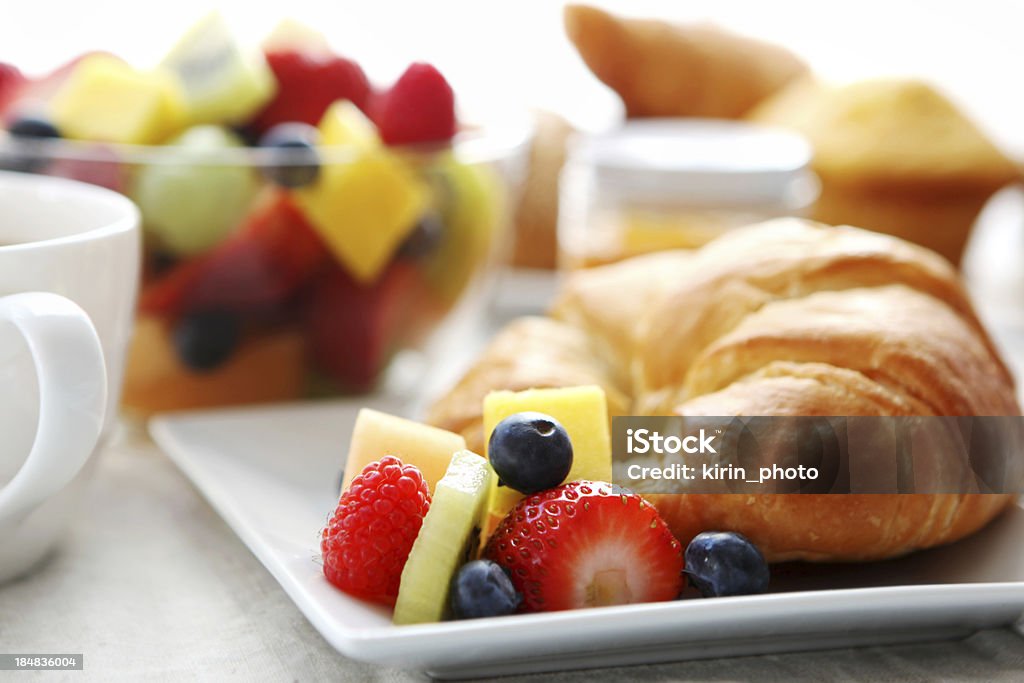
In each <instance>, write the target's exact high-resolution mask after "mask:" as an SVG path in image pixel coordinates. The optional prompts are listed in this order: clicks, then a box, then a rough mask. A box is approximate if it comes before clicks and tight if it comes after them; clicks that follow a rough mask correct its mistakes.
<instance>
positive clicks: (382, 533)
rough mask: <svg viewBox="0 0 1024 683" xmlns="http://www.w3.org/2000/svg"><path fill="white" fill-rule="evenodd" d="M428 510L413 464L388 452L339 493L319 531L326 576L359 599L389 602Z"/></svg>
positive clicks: (420, 478) (425, 491)
mask: <svg viewBox="0 0 1024 683" xmlns="http://www.w3.org/2000/svg"><path fill="white" fill-rule="evenodd" d="M429 509H430V489H429V488H428V487H427V484H426V482H425V481H423V475H422V474H420V471H419V469H417V468H416V467H415V466H414V465H403V464H402V461H401V460H399V459H398V458H396V457H394V456H392V455H388V456H385V457H383V458H381V459H380V460H378V461H377V462H372V463H370V464H369V465H367V466H366V467H365V468H363V471H362V472H361V473H360V474H359V475H358V476H357V477H356V478H355V479H353V480H352V484H351V486H349V488H348V490H346V491H345V492H344V493H342V494H341V499H340V500H339V501H338V507H337V509H335V511H334V514H333V515H332V516H331V519H330V521H329V522H328V524H327V528H325V529H324V530H323V535H322V538H321V542H320V552H321V553H322V554H323V560H324V576H326V577H327V580H328V581H330V582H331V583H332V584H334V585H335V586H337V587H338V588H340V589H341V590H343V591H345V592H346V593H348V594H349V595H353V596H355V597H357V598H362V599H364V600H369V601H371V602H377V603H380V604H382V605H388V606H393V605H394V604H395V599H396V598H397V597H398V584H399V582H400V580H401V578H402V568H403V567H404V566H405V561H406V560H407V559H408V558H409V551H410V550H412V544H413V542H414V541H415V540H416V535H417V534H418V533H419V531H420V526H422V524H423V517H424V515H426V514H427V510H429Z"/></svg>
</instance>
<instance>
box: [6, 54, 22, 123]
mask: <svg viewBox="0 0 1024 683" xmlns="http://www.w3.org/2000/svg"><path fill="white" fill-rule="evenodd" d="M24 82H25V77H24V76H23V75H22V73H21V71H20V70H19V69H18V67H16V66H14V65H13V64H8V63H7V62H0V112H2V111H3V109H4V107H5V105H6V104H7V101H8V100H9V99H11V98H13V97H14V94H15V93H16V92H17V91H18V89H19V88H20V87H21V85H22V83H24Z"/></svg>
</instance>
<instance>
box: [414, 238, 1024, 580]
mask: <svg viewBox="0 0 1024 683" xmlns="http://www.w3.org/2000/svg"><path fill="white" fill-rule="evenodd" d="M576 384H598V385H600V386H602V387H604V388H605V390H606V392H608V396H609V412H610V413H611V415H612V416H614V415H622V414H633V415H653V414H676V415H685V416H701V415H705V416H715V415H725V416H727V415H851V416H852V415H1020V406H1019V405H1018V403H1017V400H1016V397H1015V390H1014V384H1013V379H1012V377H1011V375H1010V373H1009V371H1008V370H1007V368H1006V366H1005V365H1004V364H1003V362H1002V361H1001V360H1000V358H999V355H998V353H997V352H996V350H995V348H994V347H993V345H992V342H991V341H990V339H989V337H988V335H987V334H986V332H985V330H984V328H983V327H982V325H981V323H980V322H979V320H978V318H977V316H976V315H975V313H974V311H973V309H972V307H971V304H970V301H969V300H968V297H967V294H966V292H965V290H964V287H963V285H962V284H961V282H960V281H959V279H958V277H957V275H956V273H955V271H954V270H953V268H952V266H951V265H950V264H949V263H948V262H947V261H946V260H945V259H943V258H942V257H940V256H938V255H937V254H935V253H933V252H930V251H927V250H926V249H923V248H921V247H918V246H916V245H912V244H910V243H908V242H904V241H902V240H899V239H897V238H894V237H891V236H888V235H882V234H878V233H872V232H867V231H864V230H860V229H857V228H851V227H825V226H821V225H818V224H814V223H811V222H809V221H803V220H799V219H779V220H775V221H770V222H768V223H763V224H760V225H756V226H751V227H749V228H743V229H741V230H736V231H733V232H731V233H728V234H726V235H725V236H723V237H721V238H719V239H718V240H716V241H714V242H712V243H711V244H709V245H707V246H706V247H704V248H703V249H701V250H698V251H696V252H663V253H660V254H655V255H649V256H644V257H639V258H636V259H631V260H629V261H624V262H622V263H618V264H614V265H612V266H606V267H602V268H595V269H591V270H587V271H579V272H577V273H575V274H573V275H572V276H570V277H569V278H568V280H567V282H566V285H565V287H564V290H563V292H562V293H561V295H560V296H559V298H558V300H557V302H556V303H555V305H554V307H553V309H552V311H551V313H550V317H549V318H531V319H523V320H519V321H516V322H514V323H512V324H511V325H510V326H509V327H508V328H506V329H505V330H504V331H503V332H502V333H500V334H499V336H498V337H497V339H496V340H495V341H494V343H493V344H492V345H491V346H490V347H489V348H488V349H487V350H486V351H485V352H484V354H483V355H482V357H481V358H480V359H479V360H478V362H477V363H476V364H475V365H474V366H473V367H472V368H471V369H470V370H469V372H468V373H467V374H466V376H465V377H463V379H462V380H460V381H459V382H458V383H457V384H456V386H455V387H454V388H453V389H452V390H451V391H450V392H449V393H448V394H447V395H445V396H443V397H442V398H441V399H440V400H439V401H437V402H436V403H435V404H434V405H433V406H432V408H431V409H430V411H429V415H428V420H429V421H430V422H432V423H434V424H436V425H439V426H442V427H446V428H449V429H454V430H455V431H458V432H460V433H462V434H463V435H465V436H466V439H467V442H468V443H469V444H470V448H477V449H479V448H482V446H483V438H484V435H483V434H482V433H481V427H480V422H481V404H482V402H483V398H484V396H485V395H486V394H487V393H488V392H489V391H492V390H497V389H513V390H519V389H524V388H528V387H531V386H535V387H546V386H566V385H576ZM647 497H648V498H649V499H650V500H651V502H652V503H653V504H654V505H655V506H657V508H658V510H659V511H660V512H661V514H662V516H663V517H664V518H665V520H666V522H667V523H668V524H669V526H670V527H671V528H672V530H673V532H674V533H675V534H676V535H677V537H678V538H680V539H682V540H685V539H688V538H692V537H693V536H694V535H695V534H696V533H699V532H700V531H703V530H709V529H715V530H730V531H737V532H740V533H743V534H745V535H747V536H748V537H749V538H751V539H752V540H753V541H754V542H755V543H757V544H758V545H759V547H761V549H762V550H763V552H764V553H765V555H766V556H767V558H768V559H769V560H770V561H773V562H779V561H787V560H809V561H865V560H875V559H882V558H887V557H893V556H897V555H902V554H905V553H908V552H912V551H914V550H917V549H921V548H928V547H931V546H935V545H939V544H943V543H948V542H951V541H954V540H957V539H959V538H962V537H964V536H966V535H968V534H971V533H973V532H974V531H976V530H978V529H980V528H981V527H982V526H984V525H985V524H986V523H988V522H989V521H990V520H991V519H993V518H994V517H995V516H996V515H997V514H998V513H999V512H1000V511H1001V510H1003V509H1004V508H1005V507H1006V506H1007V505H1009V504H1011V502H1012V500H1013V497H1012V496H1010V495H1001V494H941V495H939V494H936V495H932V494H913V495H909V494H903V495H868V494H849V495H816V494H801V495H745V494H686V495H679V494H674V495H665V494H651V495H648V496H647Z"/></svg>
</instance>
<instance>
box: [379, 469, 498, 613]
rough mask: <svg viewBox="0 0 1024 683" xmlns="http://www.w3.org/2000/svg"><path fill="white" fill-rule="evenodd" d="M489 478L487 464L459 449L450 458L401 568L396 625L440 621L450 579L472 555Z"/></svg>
mask: <svg viewBox="0 0 1024 683" xmlns="http://www.w3.org/2000/svg"><path fill="white" fill-rule="evenodd" d="M492 478H493V477H492V472H491V466H490V465H488V464H487V461H486V460H484V459H483V458H481V457H480V456H479V455H477V454H476V453H472V452H470V451H459V452H458V453H456V454H455V455H453V456H452V458H451V463H450V464H449V465H448V469H447V471H446V472H445V475H444V477H443V478H442V479H441V480H440V481H439V482H437V487H436V489H435V491H434V494H433V498H432V499H431V501H430V510H429V511H428V512H427V516H426V517H424V518H423V526H422V527H421V528H420V533H419V534H418V535H417V536H416V542H415V543H413V546H412V551H411V552H410V553H409V559H408V560H407V561H406V563H405V567H404V568H403V569H402V582H401V584H400V586H399V589H398V601H397V602H396V603H395V615H394V622H395V623H396V624H427V623H432V622H436V621H441V619H443V618H444V616H445V614H446V613H447V611H448V592H449V588H450V586H451V583H452V577H453V576H454V575H455V572H456V571H458V569H459V567H461V566H462V564H463V563H465V562H466V561H467V559H469V556H470V555H471V554H472V555H475V548H473V544H474V543H475V542H476V539H477V538H478V533H477V532H478V530H479V526H480V521H481V517H482V516H483V512H484V507H485V506H486V504H487V494H488V491H489V489H490V481H491V479H492Z"/></svg>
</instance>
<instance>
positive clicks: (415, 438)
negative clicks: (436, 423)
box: [341, 408, 466, 491]
mask: <svg viewBox="0 0 1024 683" xmlns="http://www.w3.org/2000/svg"><path fill="white" fill-rule="evenodd" d="M465 448H466V440H465V439H463V438H462V437H461V436H460V435H458V434H453V433H452V432H448V431H445V430H443V429H438V428H437V427H431V426H430V425H425V424H421V423H419V422H413V421H412V420H406V419H404V418H401V417H395V416H394V415H388V414H386V413H380V412H377V411H376V410H370V409H369V408H363V409H362V410H360V411H359V415H358V417H357V418H356V426H355V429H354V430H353V431H352V443H351V445H350V446H349V449H348V461H347V462H346V463H345V477H344V480H343V481H342V485H341V487H342V490H344V489H347V488H348V486H349V484H351V483H352V480H353V479H355V477H356V475H357V474H359V473H360V472H362V471H363V468H364V467H366V466H367V465H369V464H370V463H371V462H374V461H377V460H380V459H381V458H383V457H384V456H385V455H394V456H395V457H397V458H398V459H399V460H401V461H402V462H404V463H405V464H407V465H416V467H418V468H419V470H420V472H421V473H422V474H423V479H424V481H426V482H427V485H428V486H429V487H430V490H431V491H433V490H434V487H435V486H436V485H437V482H438V481H440V480H441V477H443V476H444V473H445V470H446V469H447V468H448V464H449V463H450V462H451V459H452V453H455V452H456V451H461V450H465Z"/></svg>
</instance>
